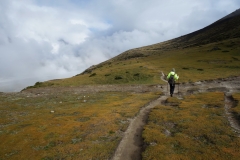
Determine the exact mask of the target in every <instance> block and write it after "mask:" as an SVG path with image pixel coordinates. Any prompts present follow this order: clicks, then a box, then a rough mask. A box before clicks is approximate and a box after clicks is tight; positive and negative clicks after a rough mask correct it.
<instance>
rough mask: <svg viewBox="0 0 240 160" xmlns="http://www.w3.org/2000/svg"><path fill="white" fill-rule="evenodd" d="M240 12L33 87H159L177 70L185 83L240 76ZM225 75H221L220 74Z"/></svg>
mask: <svg viewBox="0 0 240 160" xmlns="http://www.w3.org/2000/svg"><path fill="white" fill-rule="evenodd" d="M239 53H240V9H238V10H236V11H235V12H233V13H231V14H229V15H227V16H225V17H223V18H222V19H220V20H218V21H216V22H214V23H212V24H211V25H209V26H207V27H205V28H203V29H200V30H198V31H195V32H192V33H189V34H187V35H184V36H181V37H178V38H175V39H172V40H169V41H165V42H161V43H157V44H153V45H149V46H145V47H140V48H135V49H131V50H128V51H125V52H123V53H121V54H119V55H118V56H116V57H113V58H112V59H109V60H107V61H105V62H102V63H100V64H98V65H94V66H92V67H90V68H88V69H86V70H85V71H84V72H82V73H80V74H78V75H76V76H74V77H71V78H67V79H60V80H51V81H47V82H37V83H36V84H35V85H34V86H30V88H31V87H34V88H36V87H43V86H78V85H94V84H159V83H163V82H161V81H160V80H159V74H160V71H163V72H165V73H166V72H169V70H170V69H171V68H173V67H174V68H176V69H177V73H179V74H180V80H181V82H183V83H187V82H194V81H201V80H207V79H216V78H226V77H229V76H236V75H238V76H239V75H240V63H239V61H240V54H239ZM219 73H221V74H219Z"/></svg>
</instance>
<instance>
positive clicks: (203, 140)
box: [142, 92, 240, 160]
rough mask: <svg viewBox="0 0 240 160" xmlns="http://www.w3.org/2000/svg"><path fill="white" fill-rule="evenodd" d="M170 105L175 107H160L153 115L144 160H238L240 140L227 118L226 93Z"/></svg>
mask: <svg viewBox="0 0 240 160" xmlns="http://www.w3.org/2000/svg"><path fill="white" fill-rule="evenodd" d="M167 102H168V103H170V102H174V103H175V104H176V105H174V106H163V105H159V106H157V107H155V108H154V109H153V110H152V112H151V113H150V117H149V122H148V124H147V125H146V126H145V130H144V133H143V137H144V139H145V143H146V144H147V145H148V146H147V147H146V150H145V151H144V152H143V154H142V156H143V159H144V160H150V159H151V160H158V159H169V160H170V159H171V160H174V159H189V160H190V159H218V160H219V159H239V157H240V149H239V148H240V139H239V137H237V136H236V134H235V132H233V131H232V129H231V127H230V125H229V123H228V121H227V118H226V116H225V112H224V95H223V93H213V92H212V93H204V94H198V95H191V96H187V97H185V99H183V100H177V99H176V98H168V99H167ZM168 103H166V104H168Z"/></svg>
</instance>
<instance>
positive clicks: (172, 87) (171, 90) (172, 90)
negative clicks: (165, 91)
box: [169, 83, 175, 95]
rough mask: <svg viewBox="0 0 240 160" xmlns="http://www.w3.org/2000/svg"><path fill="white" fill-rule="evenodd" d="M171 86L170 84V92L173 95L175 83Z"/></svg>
mask: <svg viewBox="0 0 240 160" xmlns="http://www.w3.org/2000/svg"><path fill="white" fill-rule="evenodd" d="M169 86H170V94H171V95H172V94H173V93H174V89H175V83H173V84H169Z"/></svg>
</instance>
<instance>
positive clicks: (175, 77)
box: [167, 71, 179, 81]
mask: <svg viewBox="0 0 240 160" xmlns="http://www.w3.org/2000/svg"><path fill="white" fill-rule="evenodd" d="M171 75H174V80H175V81H176V80H178V79H179V76H178V75H177V73H175V72H173V71H171V72H170V73H168V76H167V80H168V79H169V78H170V76H171Z"/></svg>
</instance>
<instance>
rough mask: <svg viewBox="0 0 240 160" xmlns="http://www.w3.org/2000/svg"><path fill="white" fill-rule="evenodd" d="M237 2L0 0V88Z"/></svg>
mask: <svg viewBox="0 0 240 160" xmlns="http://www.w3.org/2000/svg"><path fill="white" fill-rule="evenodd" d="M238 8H240V1H239V0H0V91H2V92H8V91H19V90H21V89H23V88H25V87H26V86H30V85H34V84H35V82H38V81H40V82H42V81H46V80H50V79H58V78H67V77H72V76H74V75H76V74H79V73H81V72H82V71H84V70H85V69H87V68H88V67H90V66H91V65H95V64H98V63H100V62H102V61H105V60H107V59H109V58H112V57H114V56H116V55H118V54H120V53H122V52H124V51H126V50H128V49H132V48H136V47H140V46H146V45H150V44H154V43H159V42H162V41H165V40H169V39H172V38H176V37H178V36H181V35H185V34H187V33H190V32H193V31H196V30H198V29H201V28H203V27H205V26H207V25H209V24H211V23H213V22H214V21H216V20H218V19H220V18H222V17H223V16H225V15H227V14H229V13H231V12H233V11H235V10H236V9H238Z"/></svg>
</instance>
